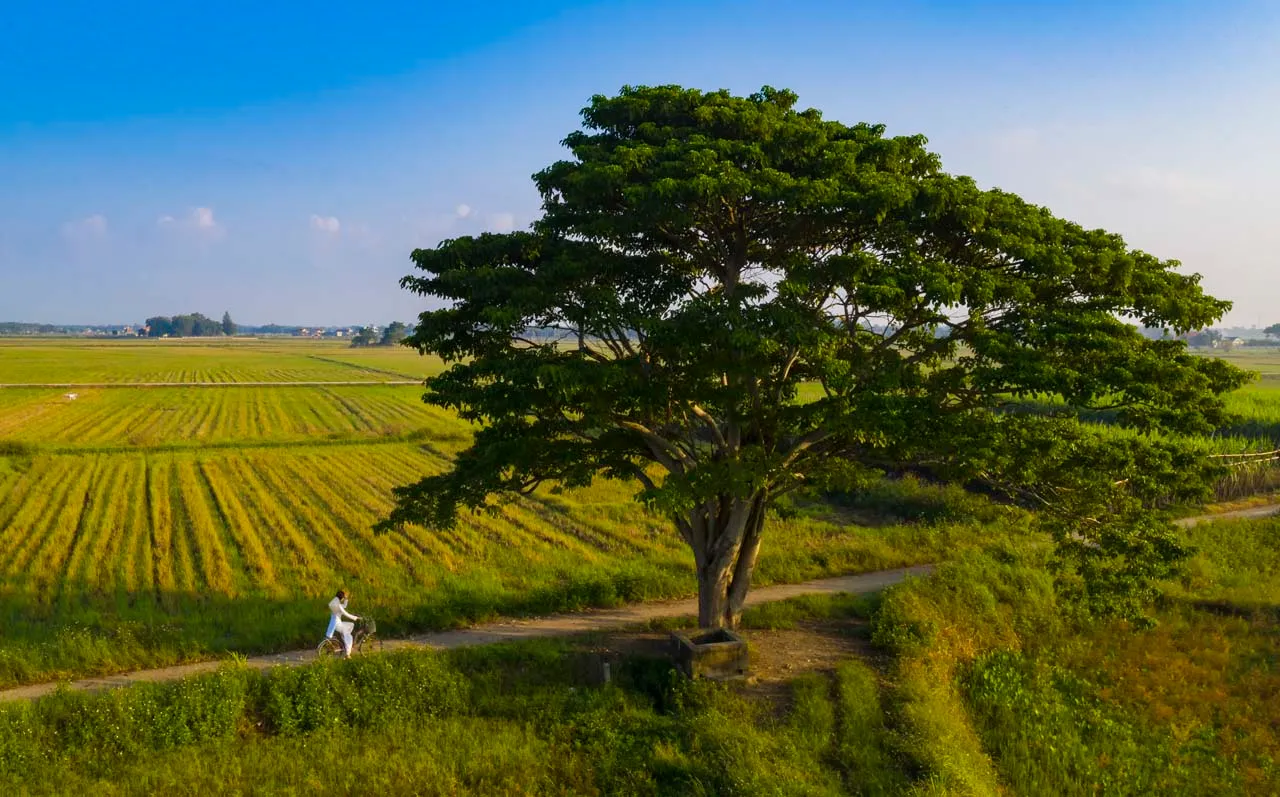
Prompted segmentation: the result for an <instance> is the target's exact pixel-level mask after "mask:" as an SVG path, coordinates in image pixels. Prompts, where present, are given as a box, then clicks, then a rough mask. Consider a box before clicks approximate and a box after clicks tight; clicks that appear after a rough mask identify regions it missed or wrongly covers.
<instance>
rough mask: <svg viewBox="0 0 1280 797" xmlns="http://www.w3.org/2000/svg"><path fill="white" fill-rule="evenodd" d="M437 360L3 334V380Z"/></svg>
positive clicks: (389, 371)
mask: <svg viewBox="0 0 1280 797" xmlns="http://www.w3.org/2000/svg"><path fill="white" fill-rule="evenodd" d="M440 368H441V364H440V361H439V360H437V359H435V358H424V357H420V356H419V355H418V354H417V353H416V352H414V351H412V350H410V349H406V348H403V347H394V348H372V349H353V348H351V347H350V345H349V344H347V343H344V342H342V341H336V340H335V341H329V340H305V339H297V340H293V339H288V338H285V339H280V340H255V339H245V340H241V339H234V340H227V341H223V340H218V339H213V340H210V339H199V338H192V339H186V340H172V341H171V340H147V339H134V340H120V341H114V340H112V341H102V340H83V341H81V340H61V339H50V340H36V341H31V340H26V339H3V338H0V384H14V383H25V384H42V383H78V384H97V383H108V384H127V383H154V382H180V383H191V384H234V383H238V382H312V381H358V382H375V381H384V380H388V379H422V378H424V377H426V376H429V375H430V374H432V373H436V372H438V371H439V370H440Z"/></svg>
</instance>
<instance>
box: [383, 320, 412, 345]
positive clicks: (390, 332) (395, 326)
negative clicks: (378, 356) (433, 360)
mask: <svg viewBox="0 0 1280 797" xmlns="http://www.w3.org/2000/svg"><path fill="white" fill-rule="evenodd" d="M408 334H409V328H408V327H407V326H405V323H404V322H403V321H392V322H391V323H390V324H387V328H386V329H384V330H382V340H380V341H379V342H378V345H380V346H396V345H399V343H400V342H401V341H403V340H404V339H405V337H406V336H408Z"/></svg>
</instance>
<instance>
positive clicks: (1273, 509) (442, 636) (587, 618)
mask: <svg viewBox="0 0 1280 797" xmlns="http://www.w3.org/2000/svg"><path fill="white" fill-rule="evenodd" d="M1277 514H1280V504H1268V505H1266V506H1256V507H1250V508H1248V509H1238V510H1234V511H1230V512H1220V513H1217V514H1210V515H1198V516H1196V517H1189V518H1181V519H1180V520H1178V521H1176V522H1177V523H1178V525H1180V526H1184V527H1190V526H1196V525H1200V524H1202V523H1210V522H1213V521H1218V520H1229V519H1234V518H1260V517H1269V516H1272V515H1277ZM931 569H932V567H931V566H928V565H924V566H920V567H908V568H901V569H897V570H880V571H877V572H874V573H862V574H859V575H852V576H838V577H836V578H824V579H819V580H817V581H806V582H804V583H802V584H779V585H776V586H771V587H760V588H759V589H755V590H752V591H751V593H750V594H749V595H748V596H747V605H748V606H755V605H758V604H761V603H770V602H773V601H780V600H785V599H787V598H794V597H798V596H800V595H822V594H835V593H842V592H843V593H853V594H859V593H866V592H875V591H877V590H881V589H884V588H885V587H887V586H890V585H892V584H896V583H898V582H899V581H902V580H903V579H904V578H906V577H907V576H912V575H924V574H926V573H928V572H929V571H930V570H931ZM697 612H698V602H697V600H695V599H692V598H691V599H687V600H679V601H658V602H652V603H641V604H636V605H633V606H625V607H623V608H620V609H607V610H596V611H588V612H580V613H576V614H559V615H551V616H549V617H538V618H533V619H529V620H507V621H500V622H494V623H487V624H485V625H479V626H476V627H474V628H465V629H460V630H457V631H440V632H437V633H431V634H420V635H418V636H413V637H409V638H407V639H396V640H388V641H387V642H386V643H385V648H386V649H389V650H394V649H400V648H434V649H449V648H461V647H467V646H470V645H491V644H494V643H497V642H512V641H516V640H522V639H540V638H547V637H563V636H572V635H574V634H582V633H586V632H591V631H609V630H616V629H620V628H625V627H627V626H635V625H639V624H642V623H645V622H647V621H649V620H659V619H664V618H671V617H688V616H691V615H694V614H697ZM314 658H315V652H314V651H313V650H310V649H307V650H295V651H292V652H289V653H276V654H272V655H268V656H253V657H250V658H249V659H247V660H246V664H248V666H250V667H253V668H255V669H259V670H266V669H270V668H271V667H277V666H285V667H297V666H299V665H302V664H306V663H308V662H310V661H312V660H313V659H314ZM223 662H224V660H214V661H202V662H196V663H193V664H180V665H177V666H175V667H161V668H159V669H154V670H139V671H137V672H131V673H124V674H121V675H111V676H105V677H102V678H83V679H80V680H78V681H71V682H69V683H67V684H66V685H67V686H68V687H70V688H71V689H75V690H82V691H93V690H99V689H110V688H113V687H119V686H128V685H130V684H135V683H142V682H146V681H172V680H176V679H178V678H185V677H187V676H189V675H196V674H198V673H204V672H211V671H213V670H216V669H217V668H218V667H220V666H222V664H223ZM58 686H59V684H58V683H42V684H31V685H28V686H19V687H15V688H12V689H5V690H0V703H3V702H8V701H17V700H32V699H35V698H38V697H42V696H44V695H47V694H50V693H52V692H53V691H54V690H55V689H57V688H58Z"/></svg>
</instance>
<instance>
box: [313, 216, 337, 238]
mask: <svg viewBox="0 0 1280 797" xmlns="http://www.w3.org/2000/svg"><path fill="white" fill-rule="evenodd" d="M311 229H313V230H318V231H320V232H323V233H327V234H329V235H337V234H338V232H339V231H340V230H341V229H342V224H341V223H340V222H339V221H338V218H337V217H336V216H318V215H316V214H314V213H312V214H311Z"/></svg>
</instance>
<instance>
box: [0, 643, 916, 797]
mask: <svg viewBox="0 0 1280 797" xmlns="http://www.w3.org/2000/svg"><path fill="white" fill-rule="evenodd" d="M583 661H584V659H583V654H582V653H581V652H580V651H578V650H575V649H574V648H572V647H571V646H570V645H569V644H567V643H546V642H543V643H521V644H517V645H506V646H499V647H495V648H488V649H471V650H464V651H455V652H453V653H449V654H433V653H400V654H389V655H386V656H379V657H366V658H363V659H356V660H353V661H351V662H340V663H333V664H329V663H321V664H317V665H312V666H309V667H306V668H302V669H296V670H277V671H273V672H270V673H267V674H265V675H260V674H257V673H255V672H251V671H248V670H245V669H241V668H235V667H228V668H226V669H223V670H222V671H220V672H218V673H216V674H213V675H208V676H202V677H198V678H193V679H189V680H187V681H183V682H178V683H173V684H160V685H144V686H140V687H132V688H129V689H127V690H119V691H115V692H111V693H106V694H97V695H86V694H75V693H63V694H58V695H54V696H52V697H49V698H46V699H43V700H41V701H38V702H37V703H35V704H33V705H19V706H6V707H0V784H4V785H7V786H8V787H9V790H10V791H18V792H22V793H65V792H67V791H84V792H86V793H94V794H139V793H154V792H157V791H163V792H165V793H227V792H230V791H238V790H242V789H247V788H251V789H252V790H253V791H254V792H255V793H293V792H294V791H296V790H307V791H316V790H327V791H338V792H345V791H355V792H360V793H394V792H398V791H405V790H410V791H413V792H414V793H425V794H478V795H480V794H484V795H487V794H495V793H512V794H547V793H554V794H584V795H587V794H592V795H594V794H610V795H614V794H617V795H630V794H636V795H660V794H691V795H698V794H704V795H711V794H727V795H728V794H741V795H756V794H766V795H767V794H776V795H792V794H797V795H836V794H850V793H853V794H868V795H870V794H892V793H896V792H897V791H898V790H899V788H900V787H901V786H903V785H905V783H906V777H905V776H904V775H903V774H902V771H901V768H900V767H898V766H897V763H896V758H895V754H894V753H892V752H891V749H892V745H891V740H890V739H889V734H888V730H887V726H886V718H885V715H884V711H883V709H882V708H881V698H880V694H879V688H878V685H877V682H876V678H875V676H874V674H873V673H871V672H870V671H869V670H867V669H866V668H865V667H862V666H860V665H857V664H852V663H851V664H850V665H848V666H845V667H841V668H840V669H839V670H838V671H837V672H836V673H835V674H834V676H833V677H831V678H810V679H804V680H801V681H799V682H797V683H796V684H794V686H793V689H794V690H795V700H794V701H793V703H794V707H793V708H792V709H790V710H789V711H787V712H786V713H785V714H784V715H781V716H779V715H778V714H777V713H776V711H775V710H773V706H772V705H771V704H768V703H765V702H762V701H761V700H759V699H755V698H752V697H748V696H743V695H740V694H738V693H736V692H735V691H734V690H731V689H726V688H723V687H718V686H715V685H712V684H708V683H698V684H690V683H688V682H685V681H683V680H682V679H681V678H679V677H678V676H677V675H676V674H675V673H674V671H673V670H671V668H670V666H669V665H668V664H665V663H663V662H659V661H654V660H646V659H631V660H628V663H627V664H625V665H624V666H622V667H621V668H620V669H619V671H618V672H617V676H616V678H615V679H614V681H613V682H612V683H611V684H610V685H608V686H603V687H601V686H598V685H592V683H591V681H590V680H589V679H584V678H583V677H582V675H581V672H582V667H581V664H582V662H583Z"/></svg>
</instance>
